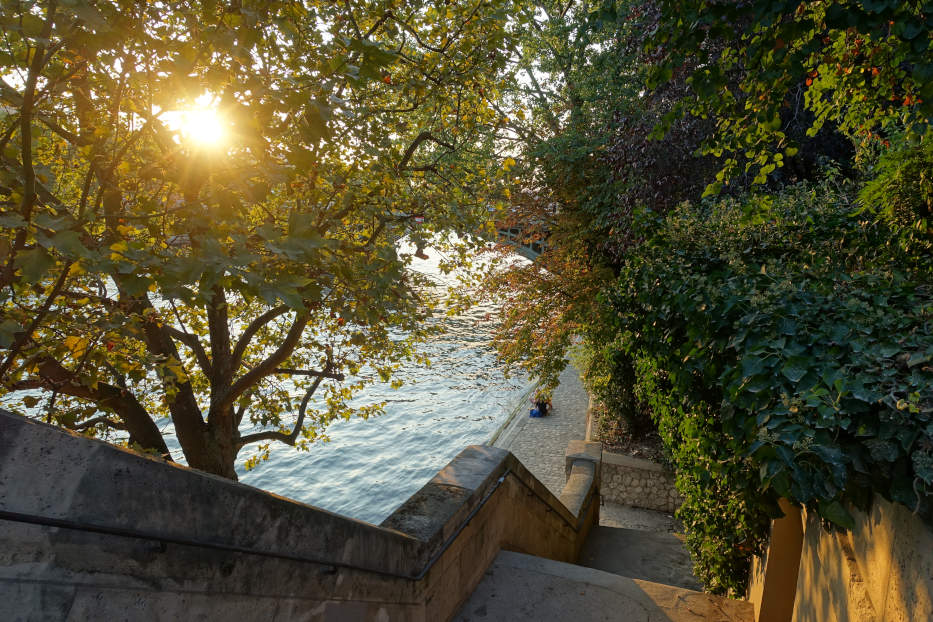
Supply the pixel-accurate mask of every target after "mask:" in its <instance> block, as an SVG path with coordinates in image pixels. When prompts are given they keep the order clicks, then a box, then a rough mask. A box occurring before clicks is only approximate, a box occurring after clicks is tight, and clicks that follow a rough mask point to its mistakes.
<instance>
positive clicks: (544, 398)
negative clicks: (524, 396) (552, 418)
mask: <svg viewBox="0 0 933 622" xmlns="http://www.w3.org/2000/svg"><path fill="white" fill-rule="evenodd" d="M531 402H532V403H533V404H534V408H532V409H531V413H530V416H532V417H547V415H548V411H549V410H550V409H551V398H550V397H549V396H548V394H547V393H545V392H543V391H538V392H537V393H535V396H534V397H533V398H532V399H531Z"/></svg>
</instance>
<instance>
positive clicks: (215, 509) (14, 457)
mask: <svg viewBox="0 0 933 622" xmlns="http://www.w3.org/2000/svg"><path fill="white" fill-rule="evenodd" d="M585 449H586V448H585ZM598 460H599V452H598V450H596V449H593V448H590V449H589V450H588V453H587V451H584V452H583V453H582V454H580V455H573V456H571V471H572V472H571V478H570V481H568V485H567V488H566V489H565V491H564V494H562V496H561V499H560V500H558V499H557V498H556V497H554V496H553V495H552V494H551V493H550V492H549V491H548V490H547V488H546V487H545V486H544V485H543V484H541V483H540V482H538V481H537V479H535V478H534V477H533V476H532V475H531V474H530V473H529V472H528V471H527V470H526V469H525V468H524V467H523V466H522V465H521V463H519V462H518V460H516V459H515V457H514V456H513V455H512V454H511V453H509V452H507V451H504V450H501V449H496V448H492V447H487V446H471V447H468V448H466V449H465V450H464V451H463V452H461V453H460V454H459V455H458V456H457V457H456V458H455V459H454V460H453V461H452V462H451V463H450V464H449V465H447V466H446V467H445V468H444V469H442V470H441V471H440V472H439V473H438V474H437V476H435V477H434V478H433V479H432V480H431V481H430V482H429V483H428V484H426V485H425V486H424V487H423V488H422V489H421V490H420V491H419V492H417V493H416V494H415V495H413V496H412V497H411V498H410V499H409V500H408V501H406V502H405V503H404V504H403V505H402V506H401V507H399V509H398V510H396V511H395V512H394V513H393V514H392V515H391V516H389V518H387V519H386V520H385V521H384V522H383V524H382V525H380V526H375V525H370V524H368V523H363V522H360V521H356V520H353V519H349V518H346V517H343V516H339V515H336V514H333V513H331V512H327V511H324V510H320V509H317V508H314V507H310V506H307V505H303V504H300V503H296V502H293V501H290V500H288V499H284V498H281V497H278V496H275V495H272V494H268V493H265V492H263V491H261V490H258V489H255V488H251V487H249V486H245V485H242V484H238V483H236V482H232V481H229V480H225V479H222V478H218V477H215V476H212V475H208V474H205V473H201V472H199V471H195V470H192V469H187V468H184V467H180V466H177V465H174V464H171V463H165V462H162V461H160V460H156V459H152V458H148V457H145V456H142V455H139V454H135V453H133V452H129V451H124V450H121V449H119V448H116V447H113V446H111V445H108V444H106V443H103V442H100V441H95V440H91V439H88V438H85V437H81V436H77V435H72V434H69V433H66V432H64V431H62V430H60V429H57V428H53V427H50V426H46V425H44V424H40V423H35V422H32V421H30V420H27V419H25V418H23V417H20V416H17V415H13V414H10V413H6V412H3V411H0V619H2V620H20V619H56V620H57V619H76V620H77V619H80V620H85V619H125V618H129V619H139V620H146V619H192V618H198V619H205V620H221V619H223V620H227V619H235V620H293V619H299V618H300V619H315V620H318V619H319V620H380V621H384V620H411V621H415V622H417V621H431V622H433V621H435V620H447V619H449V618H450V617H452V616H453V615H454V614H455V613H456V612H457V610H458V608H459V607H460V605H461V604H462V603H463V602H464V601H465V600H466V598H467V597H468V596H469V595H470V594H471V593H472V591H473V589H474V588H475V586H476V584H477V583H478V582H479V580H480V579H481V578H482V576H483V573H484V572H485V571H486V569H487V568H488V566H489V564H490V563H491V561H492V559H493V558H494V557H495V555H496V553H497V552H498V551H499V550H500V549H502V548H505V549H511V550H515V551H521V552H525V553H530V554H533V555H540V556H543V557H549V558H551V559H557V560H561V561H575V560H576V557H577V555H578V553H579V550H580V547H581V546H582V543H583V540H584V539H585V537H586V534H587V533H588V531H589V529H590V528H591V526H592V525H593V524H595V522H596V521H598V508H599V497H598V494H599V489H598V482H597V474H598V473H599V464H598ZM568 507H569V508H570V509H568Z"/></svg>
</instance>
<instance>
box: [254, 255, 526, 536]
mask: <svg viewBox="0 0 933 622" xmlns="http://www.w3.org/2000/svg"><path fill="white" fill-rule="evenodd" d="M432 255H434V254H433V253H432ZM415 262H416V263H415V265H414V266H413V268H414V269H416V270H419V271H421V272H424V273H426V274H428V275H430V276H432V277H434V278H435V279H436V280H441V275H440V272H439V271H438V269H437V261H436V256H432V258H431V259H429V260H427V261H421V260H417V259H416V260H415ZM492 311H493V310H492V309H491V308H489V307H487V306H477V307H473V308H472V309H471V310H470V311H469V312H467V313H465V314H462V315H459V316H456V317H451V318H447V317H440V318H438V319H437V320H436V321H438V322H441V323H442V325H443V326H444V327H445V329H446V331H445V332H444V334H441V335H439V336H437V337H435V338H433V339H432V340H431V341H430V342H428V343H425V344H423V345H422V346H421V351H422V352H424V353H425V354H427V355H428V356H429V357H430V359H431V363H432V364H431V367H430V368H425V367H423V366H420V365H414V364H412V365H409V366H407V367H406V368H404V369H403V370H402V371H401V375H402V376H403V377H405V378H407V379H409V380H410V381H409V382H406V384H405V385H404V386H402V387H401V388H400V389H397V390H396V389H392V388H390V387H389V386H388V385H386V384H378V383H377V384H375V385H371V386H369V387H367V388H366V389H365V390H364V392H363V393H362V394H361V395H360V396H359V398H358V400H359V401H360V402H380V401H385V402H387V404H386V408H385V414H384V415H382V416H379V417H375V418H371V419H368V420H365V421H364V420H362V419H351V420H350V421H339V422H336V423H334V424H332V425H331V426H330V427H329V428H328V435H329V436H330V438H331V441H330V442H328V443H323V444H315V445H313V446H312V447H311V451H309V452H298V451H295V450H294V449H292V448H291V447H287V446H284V445H281V444H280V445H279V446H277V447H275V446H274V447H273V451H272V456H271V458H270V459H269V461H268V462H264V463H262V464H261V465H260V466H259V467H257V468H256V469H254V470H253V471H249V472H246V471H244V470H243V469H242V467H241V468H240V469H239V474H240V481H241V482H243V483H246V484H250V485H252V486H257V487H259V488H263V489H265V490H268V491H271V492H275V493H277V494H280V495H283V496H285V497H289V498H291V499H295V500H298V501H302V502H304V503H308V504H311V505H315V506H317V507H321V508H324V509H327V510H331V511H333V512H338V513H340V514H343V515H346V516H351V517H353V518H358V519H361V520H365V521H368V522H372V523H378V522H381V521H382V520H383V519H384V518H385V517H386V516H388V515H389V514H390V513H391V512H392V511H393V510H394V509H395V508H396V507H397V506H398V505H399V504H401V503H402V502H403V501H404V500H405V499H407V498H408V497H409V496H411V495H412V494H413V493H414V492H415V491H417V490H418V489H419V488H420V487H421V486H423V485H424V484H425V483H426V482H427V481H428V480H429V479H430V478H431V477H433V476H434V474H435V473H436V472H437V471H438V470H439V469H440V468H442V467H443V466H444V465H445V464H447V463H448V462H449V461H450V460H451V459H452V458H453V457H454V456H456V455H457V453H459V452H460V451H461V450H462V449H463V448H464V447H466V446H467V445H471V444H481V443H485V442H486V441H488V440H489V438H490V437H491V436H492V435H493V434H494V433H495V431H496V430H497V429H498V427H499V426H500V425H501V424H502V423H503V422H504V421H505V419H506V418H507V417H508V415H509V413H510V412H511V411H512V410H513V409H514V408H516V407H517V406H519V405H520V402H521V397H522V395H523V393H524V392H525V391H526V390H527V387H528V381H527V379H526V378H524V377H512V378H508V379H507V378H505V377H504V375H503V370H502V367H501V366H500V365H499V364H498V363H497V361H496V357H495V352H494V350H493V349H492V347H491V345H490V339H491V337H492V330H493V328H494V324H493V321H494V320H491V319H489V318H490V317H494V314H492Z"/></svg>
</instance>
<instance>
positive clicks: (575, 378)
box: [493, 365, 589, 496]
mask: <svg viewBox="0 0 933 622" xmlns="http://www.w3.org/2000/svg"><path fill="white" fill-rule="evenodd" d="M551 404H552V406H553V407H552V408H551V413H550V414H549V415H548V416H547V417H539V418H532V417H529V416H528V411H529V410H531V403H530V402H529V401H527V400H526V401H525V403H524V404H523V405H522V406H521V407H520V408H519V409H518V412H517V414H516V415H515V417H514V418H513V419H512V421H511V422H509V423H508V424H507V426H506V428H505V429H504V430H503V431H502V433H501V434H499V436H498V438H497V439H496V440H495V442H494V443H493V446H494V447H501V448H503V449H508V450H509V451H511V452H512V453H513V454H515V456H516V457H517V458H518V459H519V460H521V462H522V464H524V465H525V468H527V469H528V470H529V471H531V472H532V473H533V474H534V476H535V477H537V478H538V480H539V481H540V482H541V483H542V484H544V485H545V486H547V487H548V489H549V490H550V491H551V492H552V493H554V494H555V495H557V496H560V492H561V490H563V488H564V483H565V481H566V478H565V474H564V451H565V450H566V449H567V443H568V442H570V441H572V440H581V439H583V438H585V437H586V410H587V408H588V407H589V396H588V395H587V393H586V389H584V388H583V383H582V382H581V381H580V374H579V372H578V371H577V370H576V369H575V368H574V367H573V366H571V365H568V366H567V368H566V369H565V370H564V371H563V373H562V374H561V375H560V385H559V386H558V387H557V388H556V389H554V394H553V395H552V396H551Z"/></svg>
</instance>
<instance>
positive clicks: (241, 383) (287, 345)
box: [217, 312, 311, 412]
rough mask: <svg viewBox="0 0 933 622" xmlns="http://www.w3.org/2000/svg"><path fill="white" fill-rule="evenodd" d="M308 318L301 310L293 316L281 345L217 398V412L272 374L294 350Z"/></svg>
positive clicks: (226, 407)
mask: <svg viewBox="0 0 933 622" xmlns="http://www.w3.org/2000/svg"><path fill="white" fill-rule="evenodd" d="M310 319H311V317H310V316H309V315H308V313H307V312H301V313H298V314H297V315H296V316H295V321H294V322H293V323H292V326H291V328H289V329H288V334H286V335H285V339H283V340H282V343H281V345H279V347H278V348H276V350H275V352H273V353H272V354H270V355H269V357H268V358H266V359H265V360H264V361H263V362H261V363H259V364H258V365H256V366H255V367H253V368H252V369H250V370H249V371H248V372H246V373H245V374H243V375H242V376H240V377H239V378H238V379H237V380H236V381H235V382H234V383H233V386H231V387H230V389H228V390H227V391H226V392H225V393H224V395H223V396H222V397H221V398H220V399H219V400H218V403H217V409H218V412H224V411H225V410H226V409H228V408H230V407H231V406H232V405H233V402H234V401H235V400H236V398H238V397H239V396H240V395H242V394H243V393H244V392H246V391H247V390H248V389H249V388H250V387H252V386H253V385H255V384H256V383H257V382H259V381H260V380H262V379H263V378H265V377H266V376H268V375H270V374H272V373H273V372H274V371H275V368H276V367H278V366H279V365H280V364H281V363H283V362H284V361H285V360H286V359H287V358H288V357H289V356H291V355H292V352H294V351H295V348H296V347H297V346H298V342H299V341H300V340H301V334H302V333H303V332H304V330H305V326H307V325H308V321H309V320H310Z"/></svg>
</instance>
